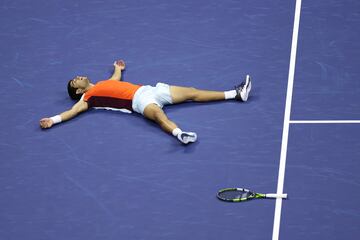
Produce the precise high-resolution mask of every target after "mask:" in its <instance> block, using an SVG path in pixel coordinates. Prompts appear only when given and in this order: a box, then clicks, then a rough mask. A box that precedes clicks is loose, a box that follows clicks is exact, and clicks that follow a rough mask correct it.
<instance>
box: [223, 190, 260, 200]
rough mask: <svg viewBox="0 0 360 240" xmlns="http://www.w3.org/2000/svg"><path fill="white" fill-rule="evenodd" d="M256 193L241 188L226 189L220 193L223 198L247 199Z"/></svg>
mask: <svg viewBox="0 0 360 240" xmlns="http://www.w3.org/2000/svg"><path fill="white" fill-rule="evenodd" d="M253 195H254V194H253V193H251V192H245V191H240V190H231V191H224V192H221V193H219V197H220V198H223V199H247V198H249V197H252V196H253Z"/></svg>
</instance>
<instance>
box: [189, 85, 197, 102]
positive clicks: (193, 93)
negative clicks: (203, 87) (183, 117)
mask: <svg viewBox="0 0 360 240" xmlns="http://www.w3.org/2000/svg"><path fill="white" fill-rule="evenodd" d="M198 97H199V90H198V89H196V88H194V87H190V88H189V91H188V99H189V100H193V101H195V100H196V99H197V98H198Z"/></svg>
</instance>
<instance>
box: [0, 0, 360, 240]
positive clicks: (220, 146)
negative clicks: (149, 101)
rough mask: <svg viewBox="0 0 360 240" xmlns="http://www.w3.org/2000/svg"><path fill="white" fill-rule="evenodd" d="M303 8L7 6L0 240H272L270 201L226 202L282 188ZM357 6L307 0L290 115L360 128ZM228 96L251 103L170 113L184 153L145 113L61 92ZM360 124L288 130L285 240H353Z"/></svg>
mask: <svg viewBox="0 0 360 240" xmlns="http://www.w3.org/2000/svg"><path fill="white" fill-rule="evenodd" d="M295 2H296V1H230V0H224V1H203V0H199V1H190V0H185V1H165V0H157V1H155V0H151V1H128V0H126V1H121V2H118V1H114V0H108V1H95V0H89V1H53V0H50V1H49V0H48V1H45V0H44V1H41V0H35V1H32V2H31V3H30V2H28V1H7V0H5V1H2V2H1V3H0V20H1V25H0V30H1V31H0V40H1V43H2V44H1V46H0V60H1V65H0V79H1V81H2V88H1V90H0V92H1V94H2V97H1V99H0V103H1V109H2V111H1V112H2V116H1V125H0V130H1V131H0V137H1V139H0V140H1V142H0V154H1V155H0V156H1V161H0V239H1V240H2V239H6V240H17V239H29V240H30V239H36V240H39V239H53V240H60V239H69V240H71V239H77V240H78V239H87V240H92V239H105V240H113V239H150V240H153V239H228V238H241V237H246V239H271V238H272V233H273V225H274V208H275V200H254V201H250V202H244V203H236V204H229V203H225V202H220V201H219V200H217V199H216V197H215V195H216V192H217V191H218V190H219V189H220V188H225V187H247V188H250V189H253V190H255V191H258V192H264V193H267V192H276V190H277V184H278V173H279V158H280V149H281V144H282V131H283V125H284V111H285V101H286V94H287V83H288V72H289V59H290V53H291V42H292V33H293V23H294V11H295ZM359 10H360V4H359V3H358V2H356V1H340V0H336V1H335V0H332V1H317V2H310V1H303V3H302V8H301V20H300V30H299V37H298V48H297V49H298V52H297V63H296V72H295V78H294V89H293V99H292V112H291V120H293V121H297V120H299V121H305V122H306V121H308V120H328V121H331V120H353V121H356V120H360V111H359V109H360V99H359V98H360V97H359V96H360V81H359V80H358V76H359V68H358V64H357V62H358V60H359V57H360V52H359V51H360V50H359V49H360V48H359V47H360V46H359V45H360V41H359V40H360V36H359V34H360V32H359V31H358V28H359V27H358V26H360V24H359V22H360V15H359ZM116 59H124V60H125V61H126V71H125V73H124V74H123V79H124V80H125V81H129V82H133V83H138V84H155V83H157V82H166V83H168V84H171V85H180V86H193V87H196V88H199V89H209V90H229V89H232V88H233V86H235V85H236V84H239V83H240V82H241V81H242V80H243V78H244V76H245V75H246V74H250V75H251V76H252V78H253V91H252V95H251V98H250V99H249V101H248V102H247V103H239V102H235V101H227V102H216V103H206V104H199V103H186V104H181V105H178V106H169V107H167V108H165V112H166V113H167V114H168V116H169V118H171V119H173V120H174V121H175V122H176V123H178V124H179V126H181V128H183V129H186V130H190V131H195V132H196V133H197V134H198V136H199V141H198V142H196V143H195V144H192V145H189V146H183V145H181V144H179V142H178V141H177V140H176V139H174V138H173V137H171V136H168V135H167V134H165V133H164V132H162V131H161V130H160V129H159V128H158V127H157V126H156V125H155V124H153V123H151V122H149V121H147V120H145V119H143V118H142V117H141V116H140V115H137V114H135V113H134V114H122V113H118V112H109V111H95V110H94V111H89V112H87V113H85V114H83V115H81V116H79V117H77V118H75V119H74V120H71V121H69V122H66V123H62V124H59V125H56V126H55V127H53V128H52V129H49V130H46V131H43V130H41V129H40V127H39V120H40V119H41V118H43V117H48V116H53V115H56V114H58V113H60V112H63V111H64V110H67V109H68V108H70V107H71V106H72V105H73V104H74V103H73V102H72V101H71V100H70V99H69V97H68V96H67V92H66V84H67V81H68V80H69V79H71V78H73V77H74V76H76V75H86V76H88V77H89V78H90V79H91V80H92V81H94V82H96V81H99V80H103V79H106V78H108V77H110V76H111V73H112V63H113V61H114V60H116ZM359 134H360V125H359V124H358V123H353V124H345V123H337V124H335V123H327V124H323V123H309V122H307V123H295V122H294V123H291V124H290V131H289V138H288V149H287V161H286V172H285V183H284V192H286V193H288V195H289V200H285V201H283V203H282V209H281V225H280V235H279V239H309V240H312V239H357V236H358V235H359V233H360V230H359V228H358V226H359V224H360V209H359V206H358V204H357V203H358V200H357V199H358V198H359V194H360V191H359V184H360V183H359V177H358V174H357V173H358V171H359V169H360V166H359V161H358V159H359V157H360V155H359V148H360V144H359V140H358V139H359Z"/></svg>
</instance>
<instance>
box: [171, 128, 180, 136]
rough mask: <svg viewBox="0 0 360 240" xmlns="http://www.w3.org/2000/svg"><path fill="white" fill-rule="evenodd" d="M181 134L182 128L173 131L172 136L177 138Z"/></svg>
mask: <svg viewBox="0 0 360 240" xmlns="http://www.w3.org/2000/svg"><path fill="white" fill-rule="evenodd" d="M180 133H182V131H181V129H180V128H175V129H174V130H173V131H172V135H173V136H174V137H177V136H178V135H179V134H180Z"/></svg>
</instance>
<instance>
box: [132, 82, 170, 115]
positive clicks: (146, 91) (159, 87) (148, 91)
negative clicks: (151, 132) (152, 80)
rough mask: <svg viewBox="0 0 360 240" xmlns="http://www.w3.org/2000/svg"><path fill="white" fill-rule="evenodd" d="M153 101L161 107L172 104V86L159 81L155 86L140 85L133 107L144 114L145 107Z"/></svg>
mask: <svg viewBox="0 0 360 240" xmlns="http://www.w3.org/2000/svg"><path fill="white" fill-rule="evenodd" d="M152 103H154V104H156V105H158V106H159V107H160V108H163V107H164V105H168V104H172V98H171V93H170V86H169V85H167V84H165V83H157V84H156V86H155V87H153V86H150V85H147V86H142V87H140V88H139V89H138V90H137V91H136V93H135V95H134V98H133V102H132V108H133V110H134V111H135V112H137V113H140V114H144V110H145V108H146V107H147V106H148V105H149V104H152Z"/></svg>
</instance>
